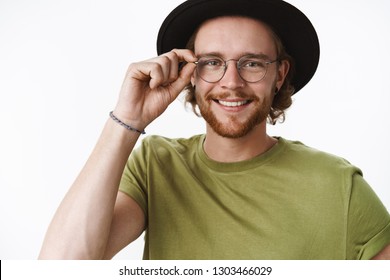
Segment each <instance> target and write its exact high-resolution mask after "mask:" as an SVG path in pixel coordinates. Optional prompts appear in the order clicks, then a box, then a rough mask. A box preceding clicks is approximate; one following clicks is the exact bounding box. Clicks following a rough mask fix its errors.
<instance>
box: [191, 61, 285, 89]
mask: <svg viewBox="0 0 390 280" xmlns="http://www.w3.org/2000/svg"><path fill="white" fill-rule="evenodd" d="M205 57H210V58H217V59H219V60H221V61H223V63H224V66H223V74H222V76H221V78H219V79H218V80H216V81H215V82H210V81H207V80H205V79H204V78H203V77H202V76H201V75H200V73H199V70H198V69H199V68H198V67H197V69H196V72H197V73H198V75H199V77H200V78H201V79H202V80H203V81H205V82H206V83H210V84H214V83H218V82H219V81H221V80H222V79H223V77H224V76H225V74H226V71H227V67H228V65H227V63H228V62H229V61H236V67H237V72H238V75H239V76H240V78H241V79H242V80H243V81H245V82H247V83H258V82H260V81H262V80H263V79H264V78H265V76H266V75H267V72H268V66H269V65H270V64H273V63H275V62H279V61H280V60H279V58H277V59H275V60H271V61H267V59H269V58H268V57H266V56H264V55H255V54H247V55H243V56H241V57H240V58H239V59H228V60H224V59H223V58H222V57H220V56H218V55H214V54H210V55H203V56H201V57H200V58H199V60H201V59H202V58H205ZM245 58H259V59H262V60H264V63H265V65H266V69H265V73H264V75H263V77H261V78H260V79H259V80H256V81H253V82H252V81H247V80H246V79H244V78H243V77H242V75H241V73H240V69H241V65H240V61H242V60H243V59H245ZM199 60H198V61H196V62H194V63H195V64H196V66H198V64H199Z"/></svg>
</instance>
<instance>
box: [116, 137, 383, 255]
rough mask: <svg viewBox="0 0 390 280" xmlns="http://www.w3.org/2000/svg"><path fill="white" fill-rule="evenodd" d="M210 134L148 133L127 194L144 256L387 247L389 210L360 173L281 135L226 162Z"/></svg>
mask: <svg viewBox="0 0 390 280" xmlns="http://www.w3.org/2000/svg"><path fill="white" fill-rule="evenodd" d="M204 139H205V136H204V135H198V136H194V137H192V138H189V139H168V138H163V137H159V136H150V137H147V138H145V139H144V141H143V143H142V145H141V146H140V147H139V148H138V149H136V150H135V151H133V153H132V154H131V156H130V158H129V160H128V163H127V165H126V167H125V171H124V173H123V177H122V180H121V184H120V190H121V191H122V192H124V193H127V194H128V195H129V196H131V197H132V198H133V199H134V200H135V201H137V203H138V204H139V205H140V206H141V208H142V209H143V211H144V212H145V215H146V219H147V229H146V234H145V249H144V259H281V260H285V259H301V260H303V259H369V258H371V257H373V256H375V255H376V254H377V253H378V252H380V251H381V249H382V248H384V247H385V245H386V244H389V243H390V216H389V213H388V212H387V210H386V208H385V207H384V206H383V204H382V203H381V202H380V200H379V199H378V197H377V196H376V195H375V193H374V192H373V190H372V189H371V188H370V186H369V185H368V184H367V183H366V182H365V181H364V179H363V177H362V174H361V172H360V170H359V169H357V168H356V167H354V166H353V165H351V164H350V163H348V162H347V161H346V160H344V159H341V158H339V157H336V156H333V155H330V154H327V153H324V152H320V151H318V150H315V149H313V148H309V147H307V146H305V145H303V144H302V143H300V142H293V141H288V140H286V139H283V138H279V139H278V143H277V144H276V145H275V146H274V147H272V148H271V149H270V150H269V151H267V152H266V153H264V154H262V155H260V156H257V157H255V158H253V159H250V160H247V161H242V162H234V163H221V162H216V161H213V160H211V159H210V158H208V156H207V155H206V154H205V152H204V150H203V141H204Z"/></svg>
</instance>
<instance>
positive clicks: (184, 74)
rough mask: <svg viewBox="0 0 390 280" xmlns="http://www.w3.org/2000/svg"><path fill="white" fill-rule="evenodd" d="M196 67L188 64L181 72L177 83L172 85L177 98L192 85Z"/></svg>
mask: <svg viewBox="0 0 390 280" xmlns="http://www.w3.org/2000/svg"><path fill="white" fill-rule="evenodd" d="M195 68H196V65H195V64H194V63H187V64H186V65H185V66H184V67H183V69H182V70H181V72H180V75H179V77H178V78H177V80H176V81H174V82H173V83H171V89H172V91H173V93H174V94H175V98H176V97H177V96H178V95H179V94H180V92H182V91H183V89H184V88H185V87H186V86H187V85H188V84H189V83H190V81H191V75H192V73H193V72H194V70H195Z"/></svg>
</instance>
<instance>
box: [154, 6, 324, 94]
mask: <svg viewBox="0 0 390 280" xmlns="http://www.w3.org/2000/svg"><path fill="white" fill-rule="evenodd" d="M227 15H241V16H247V17H251V18H255V19H258V20H260V21H262V22H264V23H266V24H268V25H269V26H270V27H271V28H272V29H273V30H274V32H275V33H276V34H277V35H278V36H279V37H280V39H281V40H282V43H283V45H284V47H285V49H286V51H287V53H288V54H289V55H291V56H292V57H293V59H294V61H295V73H294V77H293V79H292V85H293V86H294V87H295V93H296V92H298V91H299V90H300V89H302V88H303V87H304V86H305V85H306V84H307V83H308V82H309V81H310V80H311V78H312V77H313V75H314V73H315V72H316V70H317V66H318V62H319V57H320V46H319V41H318V37H317V33H316V31H315V29H314V27H313V25H312V24H311V22H310V20H309V19H308V18H307V17H306V16H305V15H304V14H303V13H302V12H301V11H300V10H298V9H297V8H296V7H294V6H292V5H291V4H289V3H287V2H284V1H282V0H188V1H186V2H184V3H182V4H181V5H179V6H178V7H176V8H175V9H174V10H173V11H172V12H171V13H170V14H169V15H168V16H167V18H166V19H165V20H164V22H163V24H162V25H161V28H160V31H159V33H158V38H157V53H158V54H159V55H160V54H163V53H165V52H169V51H171V50H172V49H175V48H177V49H183V48H185V47H186V44H187V42H188V40H189V39H190V37H191V36H192V35H193V33H194V32H195V31H196V30H197V29H198V27H199V26H200V25H201V24H202V23H203V22H205V21H206V20H208V19H211V18H216V17H220V16H227Z"/></svg>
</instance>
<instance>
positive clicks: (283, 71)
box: [276, 60, 290, 89]
mask: <svg viewBox="0 0 390 280" xmlns="http://www.w3.org/2000/svg"><path fill="white" fill-rule="evenodd" d="M289 70H290V63H289V62H288V61H287V60H282V61H281V62H280V63H279V68H278V70H277V71H278V77H277V80H276V87H277V88H278V89H280V88H281V87H282V86H283V83H284V80H285V79H286V76H287V74H288V71H289Z"/></svg>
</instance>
